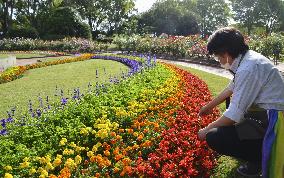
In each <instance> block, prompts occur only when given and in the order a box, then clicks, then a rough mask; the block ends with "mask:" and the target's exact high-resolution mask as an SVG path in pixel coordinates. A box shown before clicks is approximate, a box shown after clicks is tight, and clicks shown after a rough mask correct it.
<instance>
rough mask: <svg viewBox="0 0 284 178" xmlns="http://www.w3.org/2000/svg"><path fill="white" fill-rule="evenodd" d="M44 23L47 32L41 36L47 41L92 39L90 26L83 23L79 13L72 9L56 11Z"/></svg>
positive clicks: (65, 8)
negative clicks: (72, 38) (76, 38)
mask: <svg viewBox="0 0 284 178" xmlns="http://www.w3.org/2000/svg"><path fill="white" fill-rule="evenodd" d="M43 23H44V24H45V26H43V28H44V29H45V32H44V33H41V36H42V37H45V38H47V39H58V38H64V37H65V36H69V37H83V38H87V39H90V38H91V30H90V28H89V26H88V25H87V24H86V23H84V22H83V20H82V18H81V17H80V15H79V13H78V12H77V11H76V10H75V9H73V8H72V7H59V8H56V9H54V10H53V11H52V12H51V13H50V14H49V17H48V18H46V20H45V21H44V22H43Z"/></svg>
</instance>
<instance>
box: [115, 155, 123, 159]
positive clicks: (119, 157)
mask: <svg viewBox="0 0 284 178" xmlns="http://www.w3.org/2000/svg"><path fill="white" fill-rule="evenodd" d="M122 157H123V155H122V154H118V155H116V156H115V157H114V159H115V160H116V161H119V160H121V158H122Z"/></svg>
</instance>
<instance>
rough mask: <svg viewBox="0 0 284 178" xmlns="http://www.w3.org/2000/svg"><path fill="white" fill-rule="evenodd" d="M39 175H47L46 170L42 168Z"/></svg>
mask: <svg viewBox="0 0 284 178" xmlns="http://www.w3.org/2000/svg"><path fill="white" fill-rule="evenodd" d="M40 176H42V177H48V172H47V171H46V170H42V171H41V173H40Z"/></svg>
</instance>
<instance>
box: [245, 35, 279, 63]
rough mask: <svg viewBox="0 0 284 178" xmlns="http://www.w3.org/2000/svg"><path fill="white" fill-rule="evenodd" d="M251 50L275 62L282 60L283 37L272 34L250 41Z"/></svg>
mask: <svg viewBox="0 0 284 178" xmlns="http://www.w3.org/2000/svg"><path fill="white" fill-rule="evenodd" d="M249 45H250V47H251V49H253V50H255V51H258V52H259V53H261V54H263V55H265V56H267V57H269V58H270V59H275V60H284V35H280V34H272V35H270V36H267V37H256V38H253V39H252V40H250V42H249Z"/></svg>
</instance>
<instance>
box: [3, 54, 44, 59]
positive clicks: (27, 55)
mask: <svg viewBox="0 0 284 178" xmlns="http://www.w3.org/2000/svg"><path fill="white" fill-rule="evenodd" d="M7 56H16V58H17V59H19V58H30V57H44V56H46V54H37V53H8V54H7V53H0V58H4V57H7Z"/></svg>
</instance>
